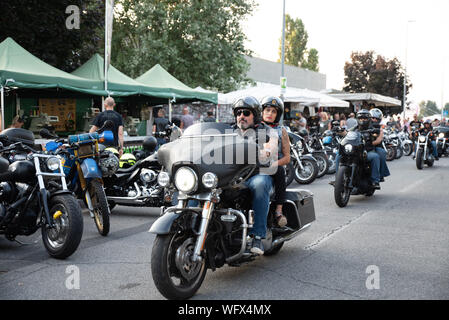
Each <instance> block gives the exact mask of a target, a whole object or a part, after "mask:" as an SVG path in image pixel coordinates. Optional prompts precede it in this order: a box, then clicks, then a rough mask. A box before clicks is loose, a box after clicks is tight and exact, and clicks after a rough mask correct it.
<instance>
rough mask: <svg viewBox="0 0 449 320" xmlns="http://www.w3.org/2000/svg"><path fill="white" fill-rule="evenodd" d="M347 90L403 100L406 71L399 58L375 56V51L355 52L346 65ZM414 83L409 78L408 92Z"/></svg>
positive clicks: (345, 87)
mask: <svg viewBox="0 0 449 320" xmlns="http://www.w3.org/2000/svg"><path fill="white" fill-rule="evenodd" d="M344 72H345V80H344V81H345V86H344V87H343V90H344V91H346V92H371V93H378V94H381V95H385V96H389V97H394V98H396V99H399V100H402V98H403V92H404V71H403V68H402V66H401V63H400V62H399V60H398V59H397V58H393V59H391V60H388V59H385V58H384V57H383V56H381V55H377V56H375V54H374V51H367V52H365V53H362V52H353V53H351V62H346V63H345V67H344ZM411 87H412V84H411V83H410V81H409V80H408V79H407V83H406V94H408V92H409V90H410V88H411Z"/></svg>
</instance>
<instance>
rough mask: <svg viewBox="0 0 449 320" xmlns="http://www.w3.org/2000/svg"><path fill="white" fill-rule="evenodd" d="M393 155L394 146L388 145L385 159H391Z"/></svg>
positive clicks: (394, 155)
mask: <svg viewBox="0 0 449 320" xmlns="http://www.w3.org/2000/svg"><path fill="white" fill-rule="evenodd" d="M395 157H396V148H395V147H388V148H387V161H393V160H394V158H395Z"/></svg>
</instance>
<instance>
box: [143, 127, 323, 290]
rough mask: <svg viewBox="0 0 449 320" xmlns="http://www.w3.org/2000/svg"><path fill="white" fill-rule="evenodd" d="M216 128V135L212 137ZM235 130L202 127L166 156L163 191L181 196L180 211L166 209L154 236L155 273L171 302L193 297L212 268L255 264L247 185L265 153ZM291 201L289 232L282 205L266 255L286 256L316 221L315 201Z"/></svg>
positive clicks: (162, 157) (162, 156)
mask: <svg viewBox="0 0 449 320" xmlns="http://www.w3.org/2000/svg"><path fill="white" fill-rule="evenodd" d="M208 129H213V130H214V132H215V133H214V134H207V132H208ZM228 130H232V129H231V127H230V126H229V125H227V124H225V123H212V122H211V123H200V124H194V125H192V126H190V127H189V128H187V129H186V131H185V132H184V135H183V136H182V137H181V138H180V139H178V140H176V141H175V142H172V143H169V144H165V145H163V146H161V148H160V149H159V151H158V160H159V162H160V163H161V165H162V167H163V171H161V173H160V174H159V176H158V181H159V184H160V185H161V186H162V187H164V188H165V187H168V186H170V185H171V186H173V188H175V189H176V190H177V191H179V194H178V201H179V202H178V204H177V206H172V207H169V208H162V210H161V212H162V216H161V217H160V218H159V219H158V220H156V221H155V223H154V224H153V225H152V227H151V229H150V232H151V233H153V234H155V235H156V238H155V240H154V244H153V248H152V253H151V273H152V276H153V280H154V283H155V285H156V288H157V289H158V290H159V291H160V292H161V294H162V295H163V296H164V297H166V298H168V299H187V298H190V297H192V296H193V295H194V294H195V293H196V292H197V290H198V289H199V288H200V287H201V284H202V282H203V280H204V278H205V276H206V272H207V270H208V269H211V270H213V271H214V270H216V269H217V268H221V267H223V266H224V265H225V264H228V265H230V266H240V265H241V264H243V263H246V262H250V261H252V260H254V259H255V255H254V254H252V253H250V252H248V251H247V244H248V242H249V239H248V234H249V229H250V228H251V227H252V226H253V223H254V212H253V211H252V210H251V202H252V200H251V195H250V192H249V190H248V189H247V188H246V186H245V185H244V182H245V181H246V180H247V179H249V178H250V177H251V176H252V175H253V172H254V170H255V169H256V168H257V167H258V166H259V165H258V163H257V161H251V159H250V158H251V154H254V153H257V152H258V151H257V146H256V144H254V143H252V142H250V141H248V140H247V139H244V138H242V137H240V136H238V135H237V134H229V132H233V131H228ZM209 132H210V131H209ZM211 139H212V141H211ZM251 151H254V152H251ZM211 152H213V154H214V155H220V157H219V158H218V159H216V160H217V161H219V162H220V163H216V161H210V159H208V156H210V153H211ZM229 156H230V157H229ZM227 160H229V161H227ZM223 163H224V164H223ZM287 198H288V200H287V201H286V202H285V203H284V205H283V214H284V215H285V216H286V217H287V220H288V224H287V226H285V227H282V228H280V227H276V226H275V224H274V222H273V216H272V212H274V211H273V210H274V207H275V206H274V204H273V205H271V209H270V210H269V215H268V218H267V237H266V239H263V245H264V249H265V253H264V254H265V255H266V256H269V255H274V254H276V253H278V252H279V251H280V250H281V248H282V247H283V245H284V243H285V242H286V241H288V240H290V239H292V238H294V237H295V236H297V235H298V234H300V233H301V232H302V231H304V230H306V229H307V228H308V227H309V226H310V225H311V223H312V222H313V221H314V220H315V211H314V205H313V194H311V193H310V192H308V191H305V190H295V191H289V192H287Z"/></svg>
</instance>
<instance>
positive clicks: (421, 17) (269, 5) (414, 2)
mask: <svg viewBox="0 0 449 320" xmlns="http://www.w3.org/2000/svg"><path fill="white" fill-rule="evenodd" d="M256 3H257V4H258V6H257V7H256V9H255V10H254V12H253V14H252V16H250V17H248V18H247V20H246V21H244V22H243V31H244V32H245V34H246V36H247V38H248V40H247V43H246V46H247V48H248V49H251V50H252V51H253V56H255V57H259V58H262V59H267V60H271V61H277V59H278V58H279V54H278V50H279V39H280V38H281V35H282V7H283V0H256ZM285 12H286V14H289V15H290V16H291V17H293V18H300V19H302V21H303V23H304V25H305V28H306V30H307V32H308V35H309V40H308V44H307V47H308V48H316V49H317V50H318V52H319V66H320V71H319V72H320V73H323V74H325V75H326V87H327V89H330V88H333V89H342V87H343V85H344V70H343V68H344V65H345V62H347V61H349V60H350V55H351V52H353V51H359V52H366V51H368V50H374V51H375V53H376V54H380V55H382V56H384V57H385V58H387V59H392V58H394V57H397V58H398V59H399V61H400V62H401V64H402V65H403V66H404V65H406V66H407V74H408V76H409V78H410V81H411V83H412V85H413V88H412V89H411V90H410V93H409V95H408V97H407V99H408V100H409V101H412V102H413V103H414V104H418V103H419V102H421V101H424V100H432V101H435V102H436V103H437V105H438V106H439V107H440V106H441V104H442V101H444V103H446V102H449V19H448V16H449V0H406V1H403V0H307V1H305V0H285ZM407 35H408V36H407ZM406 56H407V59H406ZM279 72H280V71H279ZM287 83H288V79H287Z"/></svg>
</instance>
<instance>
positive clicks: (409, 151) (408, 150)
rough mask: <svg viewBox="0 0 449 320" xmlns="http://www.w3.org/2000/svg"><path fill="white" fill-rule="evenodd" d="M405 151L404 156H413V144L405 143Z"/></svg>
mask: <svg viewBox="0 0 449 320" xmlns="http://www.w3.org/2000/svg"><path fill="white" fill-rule="evenodd" d="M403 150H404V155H405V156H409V155H411V154H412V151H413V146H412V144H411V143H405V144H404V146H403Z"/></svg>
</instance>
